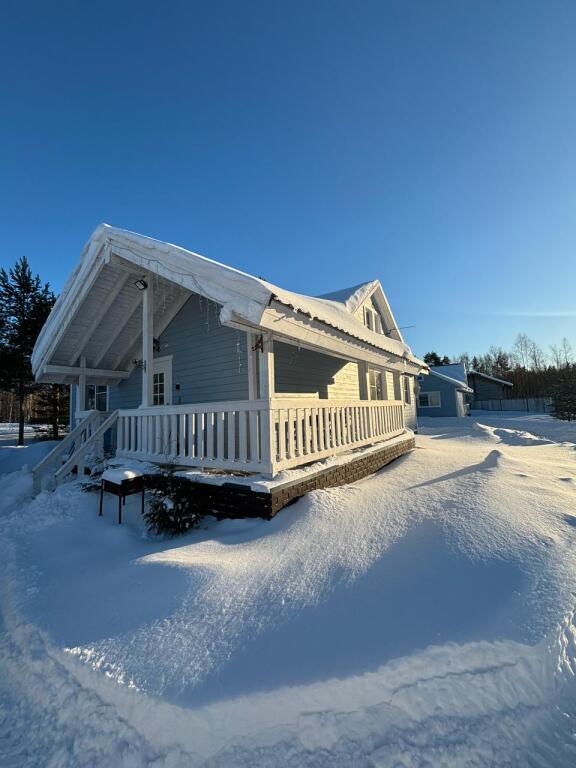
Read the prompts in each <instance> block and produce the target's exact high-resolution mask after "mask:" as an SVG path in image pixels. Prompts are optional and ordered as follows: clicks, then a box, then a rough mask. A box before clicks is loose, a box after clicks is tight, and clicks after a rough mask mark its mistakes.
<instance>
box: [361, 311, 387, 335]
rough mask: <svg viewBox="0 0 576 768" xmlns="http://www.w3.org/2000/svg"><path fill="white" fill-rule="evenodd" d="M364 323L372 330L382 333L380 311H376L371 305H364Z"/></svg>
mask: <svg viewBox="0 0 576 768" xmlns="http://www.w3.org/2000/svg"><path fill="white" fill-rule="evenodd" d="M364 325H365V326H366V327H367V328H369V329H370V330H371V331H375V332H376V333H382V332H383V331H382V320H381V319H380V315H379V314H378V312H375V311H374V310H373V309H370V307H364Z"/></svg>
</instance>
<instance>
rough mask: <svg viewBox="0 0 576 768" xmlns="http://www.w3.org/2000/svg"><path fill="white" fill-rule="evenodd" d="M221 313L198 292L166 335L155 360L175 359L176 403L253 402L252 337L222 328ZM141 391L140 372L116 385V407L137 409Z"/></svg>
mask: <svg viewBox="0 0 576 768" xmlns="http://www.w3.org/2000/svg"><path fill="white" fill-rule="evenodd" d="M219 314H220V306H219V305H218V304H216V303H214V302H212V301H208V300H206V299H203V298H201V297H200V296H198V295H196V294H195V295H193V296H191V297H190V298H189V299H188V301H187V302H186V304H184V306H183V307H182V309H181V310H180V312H178V314H177V315H176V317H175V318H174V320H172V322H171V323H170V325H169V326H168V327H167V328H166V330H165V331H164V333H162V335H161V336H160V339H159V346H160V349H159V350H157V351H156V352H155V353H154V356H155V357H164V356H166V355H172V399H171V404H173V405H180V404H185V403H205V402H220V401H224V400H226V401H230V400H245V399H247V398H248V361H247V339H246V334H245V333H243V332H242V331H236V330H234V329H232V328H226V327H225V326H222V325H220V320H219ZM140 355H141V353H139V355H138V356H140ZM177 384H179V385H180V389H179V390H177V389H176V385H177ZM141 391H142V371H141V369H139V368H138V369H135V370H134V371H132V374H131V375H130V377H129V378H128V379H127V380H126V381H123V382H122V383H121V384H119V385H118V386H116V387H110V408H111V409H113V408H137V407H138V406H139V405H140V402H141Z"/></svg>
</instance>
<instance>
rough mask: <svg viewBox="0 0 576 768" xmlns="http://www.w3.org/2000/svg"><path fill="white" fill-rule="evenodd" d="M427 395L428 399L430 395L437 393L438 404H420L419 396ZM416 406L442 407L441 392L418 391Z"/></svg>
mask: <svg viewBox="0 0 576 768" xmlns="http://www.w3.org/2000/svg"><path fill="white" fill-rule="evenodd" d="M424 395H425V396H426V397H428V400H430V395H438V405H430V403H428V405H422V403H421V402H420V398H421V397H423V396H424ZM418 408H442V394H441V392H420V393H419V395H418Z"/></svg>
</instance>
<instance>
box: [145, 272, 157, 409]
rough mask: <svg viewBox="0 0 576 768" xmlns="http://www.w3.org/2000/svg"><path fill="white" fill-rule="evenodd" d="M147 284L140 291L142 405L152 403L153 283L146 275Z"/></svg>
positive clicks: (149, 276)
mask: <svg viewBox="0 0 576 768" xmlns="http://www.w3.org/2000/svg"><path fill="white" fill-rule="evenodd" d="M146 283H147V285H148V287H147V288H145V289H144V290H143V291H142V407H143V408H145V407H146V406H149V405H152V404H153V403H154V285H153V282H152V276H151V275H146Z"/></svg>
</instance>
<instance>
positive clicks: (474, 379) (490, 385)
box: [468, 373, 512, 400]
mask: <svg viewBox="0 0 576 768" xmlns="http://www.w3.org/2000/svg"><path fill="white" fill-rule="evenodd" d="M468 382H469V386H471V387H472V389H473V390H474V399H475V400H499V399H501V398H505V397H510V396H511V395H512V392H511V390H512V387H507V386H506V385H505V384H499V383H498V382H497V381H490V379H485V378H483V377H482V376H475V375H474V374H473V373H470V374H468Z"/></svg>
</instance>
